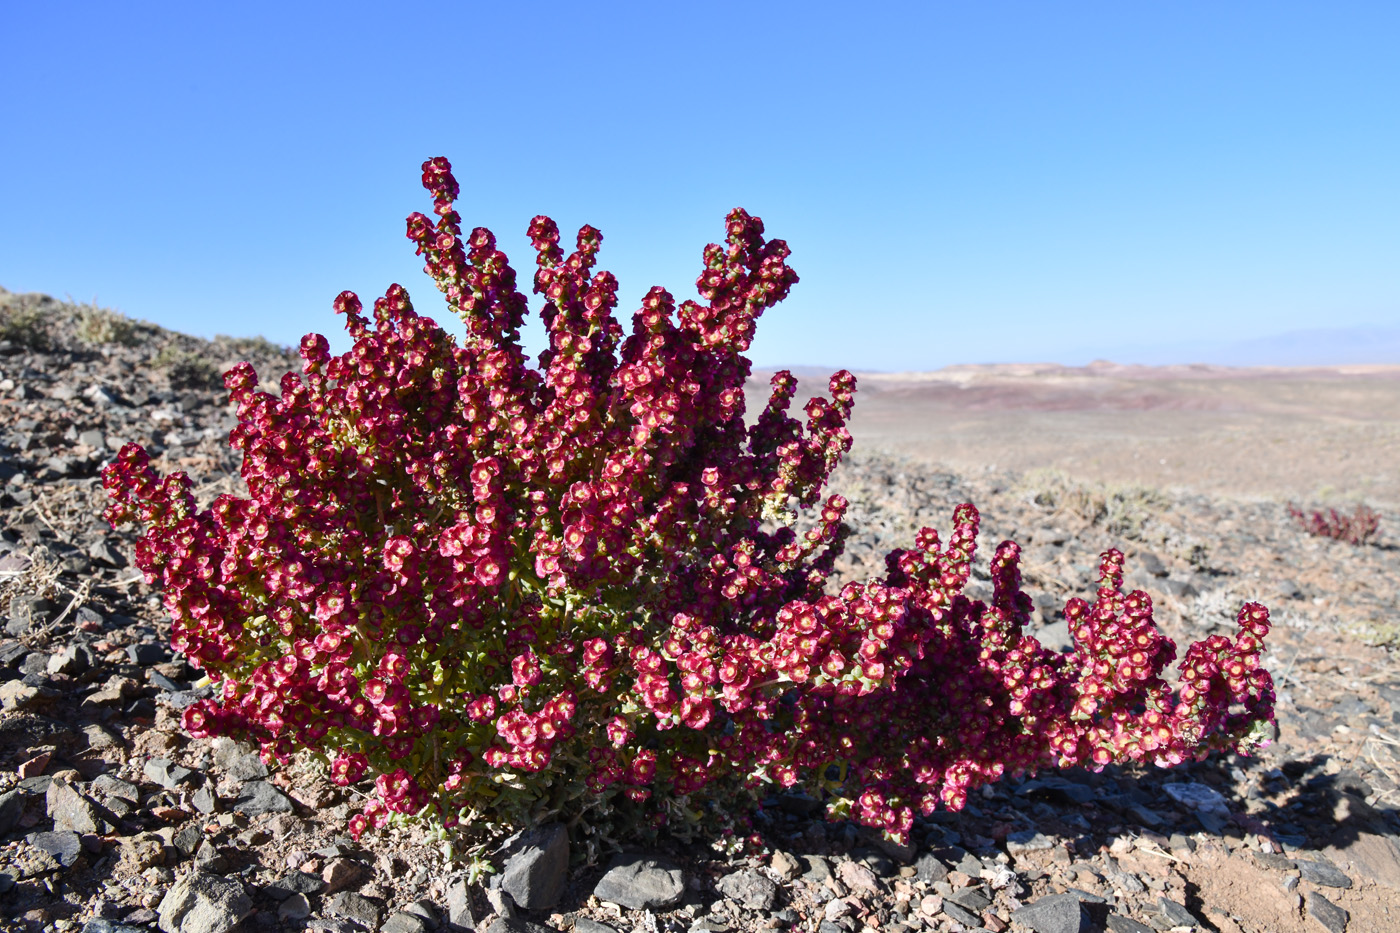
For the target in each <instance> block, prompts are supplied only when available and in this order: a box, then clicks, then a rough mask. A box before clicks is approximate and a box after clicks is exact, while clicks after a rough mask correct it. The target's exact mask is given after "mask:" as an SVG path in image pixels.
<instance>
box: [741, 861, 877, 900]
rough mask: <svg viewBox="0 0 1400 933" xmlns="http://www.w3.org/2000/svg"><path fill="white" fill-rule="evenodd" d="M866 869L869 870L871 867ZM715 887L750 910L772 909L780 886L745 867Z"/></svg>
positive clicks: (765, 876)
mask: <svg viewBox="0 0 1400 933" xmlns="http://www.w3.org/2000/svg"><path fill="white" fill-rule="evenodd" d="M846 864H848V865H851V864H854V863H853V862H847V863H846ZM866 871H867V872H869V869H866ZM872 878H873V876H872ZM715 889H716V890H717V891H719V893H721V894H723V895H724V896H725V897H727V898H729V899H730V900H733V901H738V902H739V903H741V904H743V905H744V906H745V907H747V908H749V909H750V910H772V909H773V905H774V904H775V903H777V900H778V886H777V885H776V884H774V883H773V879H771V878H769V877H768V876H767V875H765V874H763V873H762V872H760V871H759V870H758V869H756V868H745V869H743V870H741V871H736V872H731V873H729V874H727V875H725V876H724V877H723V878H721V879H720V880H719V883H718V884H716V885H715Z"/></svg>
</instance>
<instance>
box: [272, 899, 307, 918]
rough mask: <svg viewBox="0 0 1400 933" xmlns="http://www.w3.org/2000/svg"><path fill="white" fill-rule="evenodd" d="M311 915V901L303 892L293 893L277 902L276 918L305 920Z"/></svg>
mask: <svg viewBox="0 0 1400 933" xmlns="http://www.w3.org/2000/svg"><path fill="white" fill-rule="evenodd" d="M309 916H311V901H310V900H308V899H307V897H306V895H305V894H293V895H291V896H290V897H287V898H284V899H283V900H282V901H280V902H279V903H278V904H277V919H278V920H305V919H306V918H307V917H309Z"/></svg>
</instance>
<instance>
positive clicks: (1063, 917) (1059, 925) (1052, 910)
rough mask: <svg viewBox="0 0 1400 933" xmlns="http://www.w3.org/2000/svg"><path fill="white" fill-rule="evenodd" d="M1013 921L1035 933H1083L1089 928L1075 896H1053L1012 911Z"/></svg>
mask: <svg viewBox="0 0 1400 933" xmlns="http://www.w3.org/2000/svg"><path fill="white" fill-rule="evenodd" d="M1011 919H1012V920H1015V921H1016V922H1017V923H1021V924H1024V925H1025V926H1028V927H1030V928H1031V929H1032V930H1034V931H1035V933H1083V931H1084V930H1086V929H1087V928H1088V921H1087V918H1086V917H1085V916H1084V908H1083V907H1082V906H1081V905H1080V903H1079V898H1078V897H1076V896H1075V895H1073V894H1051V895H1049V896H1048V897H1042V898H1040V899H1039V900H1036V901H1033V902H1031V903H1029V904H1027V905H1026V906H1025V907H1022V908H1021V909H1020V910H1015V911H1012V913H1011Z"/></svg>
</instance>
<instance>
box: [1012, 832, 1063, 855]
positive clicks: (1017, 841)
mask: <svg viewBox="0 0 1400 933" xmlns="http://www.w3.org/2000/svg"><path fill="white" fill-rule="evenodd" d="M1054 847H1055V843H1054V841H1053V840H1051V839H1050V837H1049V836H1047V835H1045V834H1044V833H1042V832H1039V831H1037V830H1034V829H1023V830H1021V831H1020V832H1017V833H1008V834H1007V836H1006V851H1007V854H1009V855H1020V854H1021V853H1023V852H1038V851H1040V850H1042V849H1053V848H1054Z"/></svg>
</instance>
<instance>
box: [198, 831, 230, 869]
mask: <svg viewBox="0 0 1400 933" xmlns="http://www.w3.org/2000/svg"><path fill="white" fill-rule="evenodd" d="M194 864H195V867H196V868H198V869H199V870H200V871H207V872H212V873H214V874H216V875H222V874H223V873H224V872H226V871H228V859H226V858H224V855H223V853H222V852H220V851H219V849H218V847H217V846H215V845H214V843H212V842H210V841H209V840H208V839H205V840H203V841H201V842H200V844H199V848H198V849H196V850H195V853H194Z"/></svg>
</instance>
